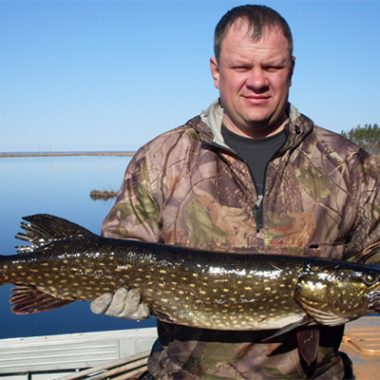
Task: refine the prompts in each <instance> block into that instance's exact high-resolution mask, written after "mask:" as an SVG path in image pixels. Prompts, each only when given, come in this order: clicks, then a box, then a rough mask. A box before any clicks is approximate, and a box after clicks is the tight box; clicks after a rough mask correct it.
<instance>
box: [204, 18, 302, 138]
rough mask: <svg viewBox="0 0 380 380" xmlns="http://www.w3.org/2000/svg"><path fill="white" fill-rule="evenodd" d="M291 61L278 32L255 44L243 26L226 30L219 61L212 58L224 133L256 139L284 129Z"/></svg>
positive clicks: (273, 29) (263, 37)
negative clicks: (225, 130) (220, 101)
mask: <svg viewBox="0 0 380 380" xmlns="http://www.w3.org/2000/svg"><path fill="white" fill-rule="evenodd" d="M294 59H295V58H294V57H290V54H289V44H288V41H287V39H286V38H285V37H284V35H283V34H282V32H281V30H280V29H278V28H272V29H267V30H266V31H265V32H264V33H263V36H262V37H261V39H260V40H258V41H254V40H253V39H252V38H251V37H250V36H249V34H248V24H247V23H246V22H245V21H240V22H239V21H238V22H235V23H234V24H233V25H232V26H231V28H230V29H229V31H228V32H227V34H226V36H225V37H224V39H223V41H222V46H221V53H220V57H219V60H218V61H216V59H215V58H212V59H211V73H212V76H213V78H214V83H215V87H216V88H218V89H219V91H220V97H221V100H222V104H223V106H224V111H225V116H224V124H225V126H226V127H227V128H228V129H230V130H231V131H232V132H235V133H237V134H240V135H242V136H246V137H259V138H260V137H267V136H270V135H273V134H275V133H277V132H279V131H280V130H282V129H283V128H284V124H285V122H286V120H287V116H286V113H285V109H286V104H287V100H288V95H289V87H290V86H291V77H292V74H293V68H294Z"/></svg>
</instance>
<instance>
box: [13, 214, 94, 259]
mask: <svg viewBox="0 0 380 380" xmlns="http://www.w3.org/2000/svg"><path fill="white" fill-rule="evenodd" d="M23 220H25V221H26V222H27V223H25V222H22V223H21V225H20V227H21V228H22V229H23V230H24V231H25V233H22V232H19V233H18V234H17V235H16V238H17V239H19V240H24V241H28V242H30V243H32V245H29V246H26V247H16V248H17V250H18V253H20V254H27V253H31V252H33V253H34V251H35V250H36V249H38V248H41V247H43V246H45V245H47V244H49V243H51V242H53V241H57V240H65V239H73V238H75V239H85V238H86V239H89V238H95V237H97V235H95V234H93V233H92V232H90V231H89V230H87V229H85V228H83V227H81V226H79V225H78V224H75V223H72V222H70V221H68V220H66V219H63V218H59V217H57V216H53V215H48V214H36V215H31V216H26V217H24V218H23Z"/></svg>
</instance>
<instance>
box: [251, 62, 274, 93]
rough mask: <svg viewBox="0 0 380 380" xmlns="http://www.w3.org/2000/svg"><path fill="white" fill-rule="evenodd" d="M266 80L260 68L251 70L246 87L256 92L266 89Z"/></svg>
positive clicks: (263, 71)
mask: <svg viewBox="0 0 380 380" xmlns="http://www.w3.org/2000/svg"><path fill="white" fill-rule="evenodd" d="M268 84H269V82H268V78H267V76H266V73H265V70H263V69H262V68H261V67H255V68H253V69H252V70H251V71H250V72H249V75H248V77H247V80H246V85H247V87H249V88H250V89H252V90H255V91H258V90H262V89H264V88H267V87H268Z"/></svg>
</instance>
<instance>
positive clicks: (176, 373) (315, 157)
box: [102, 101, 380, 379]
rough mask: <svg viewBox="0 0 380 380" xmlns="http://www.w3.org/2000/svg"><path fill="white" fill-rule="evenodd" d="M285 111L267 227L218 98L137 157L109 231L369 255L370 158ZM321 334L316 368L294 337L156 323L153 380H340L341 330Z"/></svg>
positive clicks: (212, 245)
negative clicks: (271, 338) (266, 338)
mask: <svg viewBox="0 0 380 380" xmlns="http://www.w3.org/2000/svg"><path fill="white" fill-rule="evenodd" d="M288 112H289V124H288V125H287V126H286V134H287V142H286V143H285V145H284V146H283V147H282V148H281V149H280V150H279V151H278V152H277V154H276V155H275V156H274V157H273V158H272V160H271V162H270V163H269V165H268V167H267V172H266V183H265V193H264V197H263V199H262V203H261V206H262V212H263V222H264V223H263V226H262V228H258V226H257V224H256V219H255V215H254V210H255V207H256V208H257V205H258V203H259V202H258V197H257V193H256V189H255V185H254V181H253V179H252V177H251V175H250V172H249V169H248V167H247V165H246V164H245V163H244V162H243V161H242V160H241V159H240V158H239V157H238V156H237V155H236V154H235V153H234V152H233V151H231V149H230V148H228V147H227V146H226V145H225V144H224V141H223V138H222V135H221V124H222V118H223V109H222V108H221V106H220V105H219V102H218V101H216V102H214V103H213V104H212V105H211V106H210V107H209V108H208V109H207V110H206V111H204V112H203V113H202V114H201V115H200V116H198V117H195V118H193V119H191V120H190V121H188V122H187V123H186V124H185V125H183V126H181V127H179V128H176V129H174V130H171V131H169V132H167V133H164V134H162V135H160V136H159V137H157V138H156V139H154V140H153V141H151V142H149V143H148V144H146V145H145V146H143V147H142V148H141V149H140V150H139V151H138V152H137V153H136V154H135V156H134V157H133V159H132V161H131V163H130V165H129V166H128V168H127V171H126V174H125V178H124V181H123V183H122V187H121V190H120V193H119V196H118V198H117V201H116V203H115V205H114V207H113V209H112V210H111V211H110V213H109V215H108V216H107V218H106V219H105V221H104V224H103V230H102V233H103V235H104V236H107V237H113V238H134V239H140V240H144V241H149V242H160V243H166V244H176V245H179V246H186V247H197V248H204V249H213V250H221V251H228V252H249V251H250V250H252V249H254V251H255V252H261V253H268V254H273V253H276V254H292V255H304V256H322V257H327V258H336V259H342V260H362V259H363V256H364V255H368V256H366V257H370V256H371V255H372V253H373V252H375V251H376V249H372V248H371V247H372V245H374V247H375V248H376V244H375V243H377V242H378V241H379V240H380V225H379V217H380V207H379V206H380V196H379V194H378V179H377V169H376V164H375V162H374V160H373V158H372V157H371V156H370V155H368V154H367V153H366V152H365V151H363V150H362V149H359V148H358V147H357V146H356V145H354V144H353V143H352V142H350V141H349V140H347V139H345V138H343V137H342V136H340V135H337V134H335V133H332V132H329V131H327V130H324V129H322V128H320V127H317V126H315V125H314V124H313V122H312V121H311V120H310V119H308V118H307V117H306V116H304V115H302V114H300V113H299V112H298V111H297V109H296V108H295V107H293V106H292V105H290V104H289V108H288ZM368 247H369V248H368ZM321 329H322V331H321V340H320V347H319V352H318V357H317V361H316V362H315V363H314V364H313V365H312V366H307V365H305V363H304V362H303V361H302V359H300V357H299V353H298V349H297V343H296V340H295V338H294V336H295V334H294V333H289V334H287V335H286V336H285V337H283V338H282V339H279V341H277V342H275V343H271V344H264V343H260V340H261V332H246V333H241V332H239V333H236V332H220V331H213V330H202V329H195V328H185V327H183V326H174V325H169V324H166V323H162V322H158V332H159V339H158V340H157V342H156V344H155V345H154V347H153V350H152V354H151V357H150V361H149V370H150V373H151V374H152V375H153V376H154V377H155V378H156V379H200V378H202V379H301V378H308V377H310V376H314V377H313V378H319V379H342V378H343V376H344V375H343V365H342V360H341V358H340V356H339V355H337V350H338V347H339V344H340V341H341V337H342V334H343V328H342V327H338V328H328V327H324V328H321Z"/></svg>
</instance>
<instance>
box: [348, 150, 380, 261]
mask: <svg viewBox="0 0 380 380" xmlns="http://www.w3.org/2000/svg"><path fill="white" fill-rule="evenodd" d="M359 155H360V156H362V160H361V162H362V164H361V165H360V166H357V167H356V168H355V171H356V172H357V173H360V175H359V177H356V179H357V183H358V187H359V189H360V190H359V192H358V196H359V197H360V200H359V204H360V208H359V211H358V216H357V220H356V224H355V227H354V229H353V233H352V235H351V238H350V243H349V244H348V249H347V250H346V258H347V259H348V261H353V262H361V263H371V264H374V263H375V262H378V263H380V191H379V190H380V189H379V187H380V183H379V173H378V169H377V165H376V162H375V160H374V158H373V157H372V156H370V155H369V154H367V153H366V152H365V151H363V150H360V151H359Z"/></svg>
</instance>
